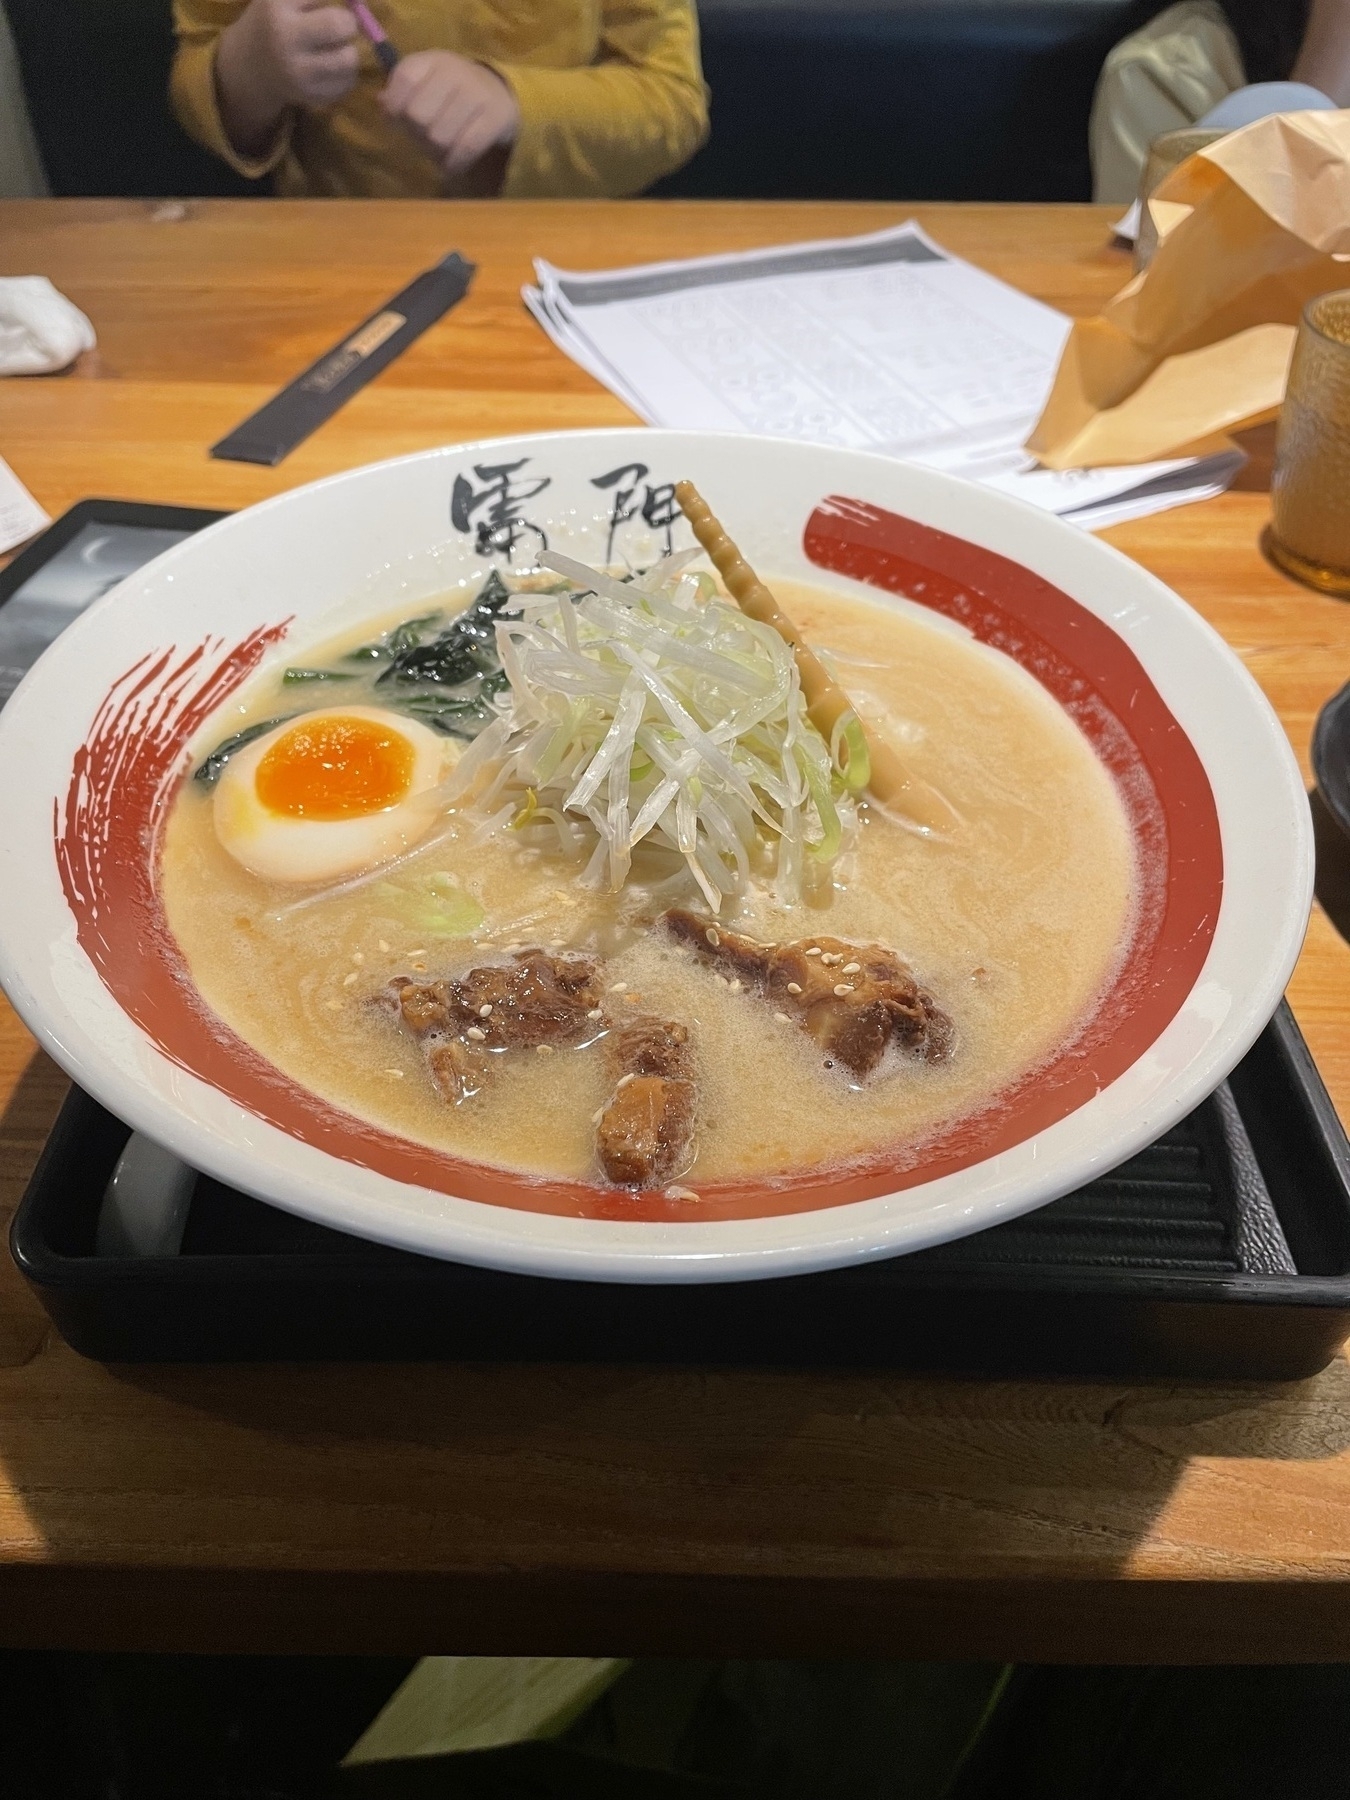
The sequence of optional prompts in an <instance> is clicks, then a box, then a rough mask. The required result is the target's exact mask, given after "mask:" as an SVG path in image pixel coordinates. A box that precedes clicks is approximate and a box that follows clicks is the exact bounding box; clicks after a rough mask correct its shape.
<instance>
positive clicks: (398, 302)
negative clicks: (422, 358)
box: [211, 250, 474, 468]
mask: <svg viewBox="0 0 1350 1800" xmlns="http://www.w3.org/2000/svg"><path fill="white" fill-rule="evenodd" d="M473 277H474V265H473V263H471V262H468V261H466V260H465V258H464V257H462V256H461V255H460V254H459V252H458V251H457V250H452V251H451V253H450V255H449V256H447V257H445V258H444V260H443V261H441V262H438V263H437V264H436V266H435V268H434V269H427V270H425V271H424V272H423V273H422V274H421V275H418V276H417V277H416V279H415V280H413V281H410V282H409V283H408V285H407V287H405V288H404V289H403V291H402V293H399V294H395V295H394V297H393V299H392V300H387V301H386V302H385V304H384V305H383V306H382V307H381V308H380V310H379V311H378V312H375V313H372V314H371V316H370V317H369V318H368V319H366V320H364V321H363V322H362V323H361V324H360V325H358V326H357V328H356V330H355V331H353V332H351V333H350V334H349V335H348V336H347V337H345V338H343V340H342V341H341V343H338V344H334V345H333V348H332V349H331V350H325V352H324V353H323V355H322V356H321V357H320V358H319V360H318V362H316V363H314V364H313V365H312V367H310V368H308V369H306V370H305V372H304V374H303V375H297V376H296V378H295V380H294V381H292V382H289V383H288V384H287V385H286V386H285V387H284V388H282V390H281V392H280V393H279V394H277V395H275V396H274V397H273V398H272V399H271V400H269V401H268V402H267V404H266V406H262V407H259V409H258V411H257V412H255V413H254V414H253V415H252V416H251V417H250V418H247V419H245V420H244V422H243V424H242V425H236V426H235V428H234V430H233V431H232V432H230V433H229V434H228V436H226V437H223V438H222V439H221V440H220V442H219V443H218V444H213V445H212V446H211V454H212V456H216V457H220V458H221V459H222V460H224V461H226V462H250V463H265V464H267V466H268V467H269V468H275V467H276V465H277V464H278V463H279V462H280V461H281V459H282V458H283V457H284V456H288V455H289V454H290V452H291V451H292V450H294V448H295V446H296V445H297V444H299V443H302V442H303V441H304V439H305V438H307V437H308V436H309V434H310V433H311V432H312V431H317V430H318V428H319V426H320V425H322V424H323V423H324V421H325V420H326V419H331V418H332V416H333V414H334V413H335V412H336V411H337V410H338V408H339V407H340V406H345V405H346V403H347V401H348V400H350V399H351V397H352V395H353V394H355V393H358V392H359V391H360V390H361V389H362V388H363V387H364V386H365V385H366V383H367V382H368V381H370V380H371V379H372V378H373V377H374V376H376V375H378V374H379V372H380V370H381V369H386V368H388V366H389V364H390V363H391V362H393V360H394V358H395V357H396V356H401V355H402V354H403V352H404V351H405V350H406V349H407V347H408V345H409V344H411V343H412V342H413V340H414V339H415V338H418V337H420V336H421V335H422V333H423V332H424V331H425V330H426V329H427V327H428V325H434V324H435V323H436V321H437V319H439V318H442V317H443V316H444V315H445V314H446V313H447V312H449V310H450V308H451V307H452V306H455V305H457V304H458V303H459V301H461V300H462V299H463V298H464V296H465V294H467V293H468V291H469V284H470V282H471V281H472V280H473Z"/></svg>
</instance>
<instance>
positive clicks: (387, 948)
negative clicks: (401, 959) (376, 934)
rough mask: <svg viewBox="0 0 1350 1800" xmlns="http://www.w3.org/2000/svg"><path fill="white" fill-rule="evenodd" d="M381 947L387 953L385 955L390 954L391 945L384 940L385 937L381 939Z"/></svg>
mask: <svg viewBox="0 0 1350 1800" xmlns="http://www.w3.org/2000/svg"><path fill="white" fill-rule="evenodd" d="M380 948H381V950H383V951H384V953H385V955H386V956H388V954H389V946H388V944H387V943H385V941H384V939H383V938H381V939H380Z"/></svg>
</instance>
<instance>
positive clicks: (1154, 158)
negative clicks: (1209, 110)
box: [1134, 125, 1228, 275]
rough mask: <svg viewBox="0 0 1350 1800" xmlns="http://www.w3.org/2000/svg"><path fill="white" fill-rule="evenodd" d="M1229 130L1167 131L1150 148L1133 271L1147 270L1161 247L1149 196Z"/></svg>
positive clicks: (1141, 190) (1141, 183)
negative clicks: (1176, 170)
mask: <svg viewBox="0 0 1350 1800" xmlns="http://www.w3.org/2000/svg"><path fill="white" fill-rule="evenodd" d="M1227 136H1228V133H1227V132H1226V131H1200V130H1198V129H1197V128H1196V127H1195V126H1194V125H1189V126H1186V127H1185V128H1184V129H1183V130H1181V131H1164V132H1162V133H1160V134H1159V136H1157V137H1155V138H1154V140H1153V142H1152V143H1151V144H1150V145H1149V147H1148V161H1147V162H1146V163H1145V164H1144V172H1143V174H1142V175H1141V176H1140V177H1139V229H1138V231H1137V232H1136V233H1135V239H1134V272H1135V274H1136V275H1137V274H1138V273H1139V271H1140V269H1146V268H1147V267H1148V265H1149V264H1150V263H1151V262H1152V260H1153V252H1154V251H1155V250H1156V249H1157V248H1158V233H1157V229H1156V227H1155V226H1154V223H1153V215H1152V213H1151V212H1150V211H1149V210H1148V197H1149V195H1150V194H1151V193H1152V192H1153V190H1154V188H1156V187H1158V186H1159V185H1160V184H1161V183H1162V181H1163V180H1164V178H1165V177H1166V176H1168V175H1170V174H1171V173H1172V171H1173V169H1179V168H1180V167H1181V165H1182V163H1184V162H1185V160H1186V158H1187V157H1188V156H1194V155H1195V153H1196V151H1197V150H1204V149H1206V148H1207V147H1208V146H1209V145H1210V144H1217V143H1218V141H1219V139H1220V138H1221V137H1227Z"/></svg>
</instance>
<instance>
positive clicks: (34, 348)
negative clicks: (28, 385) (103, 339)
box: [0, 275, 97, 375]
mask: <svg viewBox="0 0 1350 1800" xmlns="http://www.w3.org/2000/svg"><path fill="white" fill-rule="evenodd" d="M96 342H97V339H96V338H95V336H94V328H93V326H92V325H91V324H90V323H89V321H88V319H86V318H85V316H84V314H83V313H82V312H81V311H80V309H79V307H78V306H72V305H71V303H70V301H69V300H67V299H66V297H65V295H64V294H62V293H59V292H58V291H57V289H56V288H54V287H53V286H52V284H51V282H50V281H48V279H47V277H46V276H45V275H8V276H0V375H50V374H51V373H52V372H53V371H54V370H56V369H64V368H65V367H66V366H67V365H68V364H70V363H73V362H74V360H75V358H76V357H77V356H78V355H79V354H80V352H81V351H82V350H92V349H93V347H94V345H95V343H96Z"/></svg>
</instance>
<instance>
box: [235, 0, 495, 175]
mask: <svg viewBox="0 0 1350 1800" xmlns="http://www.w3.org/2000/svg"><path fill="white" fill-rule="evenodd" d="M255 4H256V0H255ZM380 104H381V105H382V106H383V107H384V109H385V111H386V112H387V113H388V114H389V116H390V118H392V119H397V120H398V121H399V122H400V123H401V124H402V125H403V126H404V127H405V128H406V129H407V130H408V131H410V132H411V133H412V135H413V137H414V138H415V139H416V140H417V142H418V143H419V144H421V146H422V148H423V149H424V150H425V151H426V152H427V153H428V155H429V156H431V157H432V158H433V159H434V160H435V162H436V164H437V166H438V167H439V168H440V170H441V173H442V174H443V175H447V176H455V175H463V174H465V173H466V172H467V171H468V170H470V169H472V168H473V167H474V165H475V164H476V163H478V162H480V161H481V160H482V158H483V157H484V156H486V155H487V154H488V152H489V151H491V150H501V149H507V148H509V147H510V145H512V144H514V142H515V141H516V133H517V132H518V131H519V130H520V108H519V107H518V106H517V104H516V97H515V95H514V94H513V93H512V92H511V90H510V88H509V87H508V86H507V85H506V83H505V82H504V81H503V80H502V78H501V76H500V75H496V74H494V73H493V71H492V70H491V69H488V68H485V67H484V65H483V64H482V63H476V62H470V60H469V59H468V57H465V56H456V55H455V54H454V53H453V52H452V51H450V50H415V51H414V52H413V53H412V55H410V56H405V57H404V58H403V59H402V61H401V62H400V63H399V64H398V66H397V68H395V70H394V72H393V74H392V75H391V76H390V77H389V81H388V84H387V85H386V87H385V89H384V92H383V93H382V94H381V96H380Z"/></svg>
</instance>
